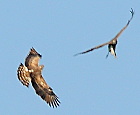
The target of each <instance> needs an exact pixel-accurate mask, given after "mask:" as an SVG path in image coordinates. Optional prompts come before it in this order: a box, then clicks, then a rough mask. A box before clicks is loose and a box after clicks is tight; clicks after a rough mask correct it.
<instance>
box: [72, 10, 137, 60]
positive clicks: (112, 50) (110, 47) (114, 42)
mask: <svg viewBox="0 0 140 115" xmlns="http://www.w3.org/2000/svg"><path fill="white" fill-rule="evenodd" d="M130 13H131V14H132V16H131V18H130V20H128V22H127V24H126V25H125V26H124V27H123V28H122V29H121V30H120V32H119V33H118V34H117V35H116V36H115V37H114V38H113V39H112V40H110V41H109V42H106V43H103V44H101V45H98V46H96V47H93V48H91V49H89V50H87V51H84V52H80V53H78V54H75V55H74V56H77V55H79V54H85V53H88V52H90V51H93V50H95V49H98V48H101V47H103V46H105V45H108V54H107V55H106V58H107V57H108V55H109V52H110V53H111V54H112V55H113V56H114V57H116V52H115V49H116V45H117V39H118V37H119V36H120V35H121V34H122V32H123V31H124V30H125V29H126V28H127V27H128V25H129V23H130V22H131V20H132V18H133V15H134V10H133V9H132V8H131V11H130Z"/></svg>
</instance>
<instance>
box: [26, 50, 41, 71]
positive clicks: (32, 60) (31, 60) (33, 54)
mask: <svg viewBox="0 0 140 115" xmlns="http://www.w3.org/2000/svg"><path fill="white" fill-rule="evenodd" d="M41 57H42V56H41V55H40V54H39V53H38V52H37V51H36V50H35V49H34V48H31V49H30V52H29V54H28V56H27V57H26V59H25V66H26V67H27V68H28V69H32V68H33V67H37V66H38V64H39V60H40V58H41Z"/></svg>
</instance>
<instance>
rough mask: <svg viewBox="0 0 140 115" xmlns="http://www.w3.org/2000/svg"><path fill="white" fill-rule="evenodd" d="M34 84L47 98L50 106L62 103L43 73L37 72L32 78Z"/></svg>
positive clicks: (37, 90) (42, 95) (39, 93)
mask: <svg viewBox="0 0 140 115" xmlns="http://www.w3.org/2000/svg"><path fill="white" fill-rule="evenodd" d="M31 82H32V86H33V87H34V89H35V91H36V93H37V94H38V95H39V96H41V98H42V99H43V100H45V101H46V102H47V103H48V104H49V106H50V107H51V106H52V107H53V108H54V107H57V106H59V104H60V101H59V99H58V97H57V96H56V95H55V93H54V92H53V90H52V88H51V87H49V86H48V84H47V83H46V82H45V80H44V79H43V77H42V75H41V74H38V75H37V74H36V75H35V77H33V78H32V80H31Z"/></svg>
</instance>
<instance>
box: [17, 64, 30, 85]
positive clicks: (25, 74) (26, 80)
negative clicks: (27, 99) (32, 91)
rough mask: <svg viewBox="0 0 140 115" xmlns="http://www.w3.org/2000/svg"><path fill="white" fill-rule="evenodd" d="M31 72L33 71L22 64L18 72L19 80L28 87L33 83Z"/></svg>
mask: <svg viewBox="0 0 140 115" xmlns="http://www.w3.org/2000/svg"><path fill="white" fill-rule="evenodd" d="M30 72H31V70H28V68H27V67H26V66H24V65H23V64H22V63H21V64H20V65H19V67H18V70H17V76H18V79H19V80H20V81H21V83H22V84H23V85H25V86H27V87H28V86H29V84H30V82H31V77H30Z"/></svg>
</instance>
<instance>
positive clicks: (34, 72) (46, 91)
mask: <svg viewBox="0 0 140 115" xmlns="http://www.w3.org/2000/svg"><path fill="white" fill-rule="evenodd" d="M41 57H42V56H41V55H40V54H39V53H37V52H36V50H35V49H34V48H31V50H30V52H29V54H28V56H27V57H26V59H25V66H24V65H23V64H22V63H21V64H20V65H19V67H18V70H17V75H18V79H19V80H20V81H21V83H22V84H23V85H25V86H27V87H28V86H29V84H30V82H31V83H32V86H33V87H34V89H35V91H36V93H37V94H38V95H39V96H41V98H42V99H43V100H45V101H46V102H47V103H48V104H49V106H53V108H54V107H57V106H59V104H60V101H59V99H58V97H57V96H56V95H55V93H54V92H53V90H52V88H51V87H50V86H49V85H48V84H47V83H46V81H45V80H44V78H43V77H42V69H43V67H44V65H39V60H40V58H41Z"/></svg>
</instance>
